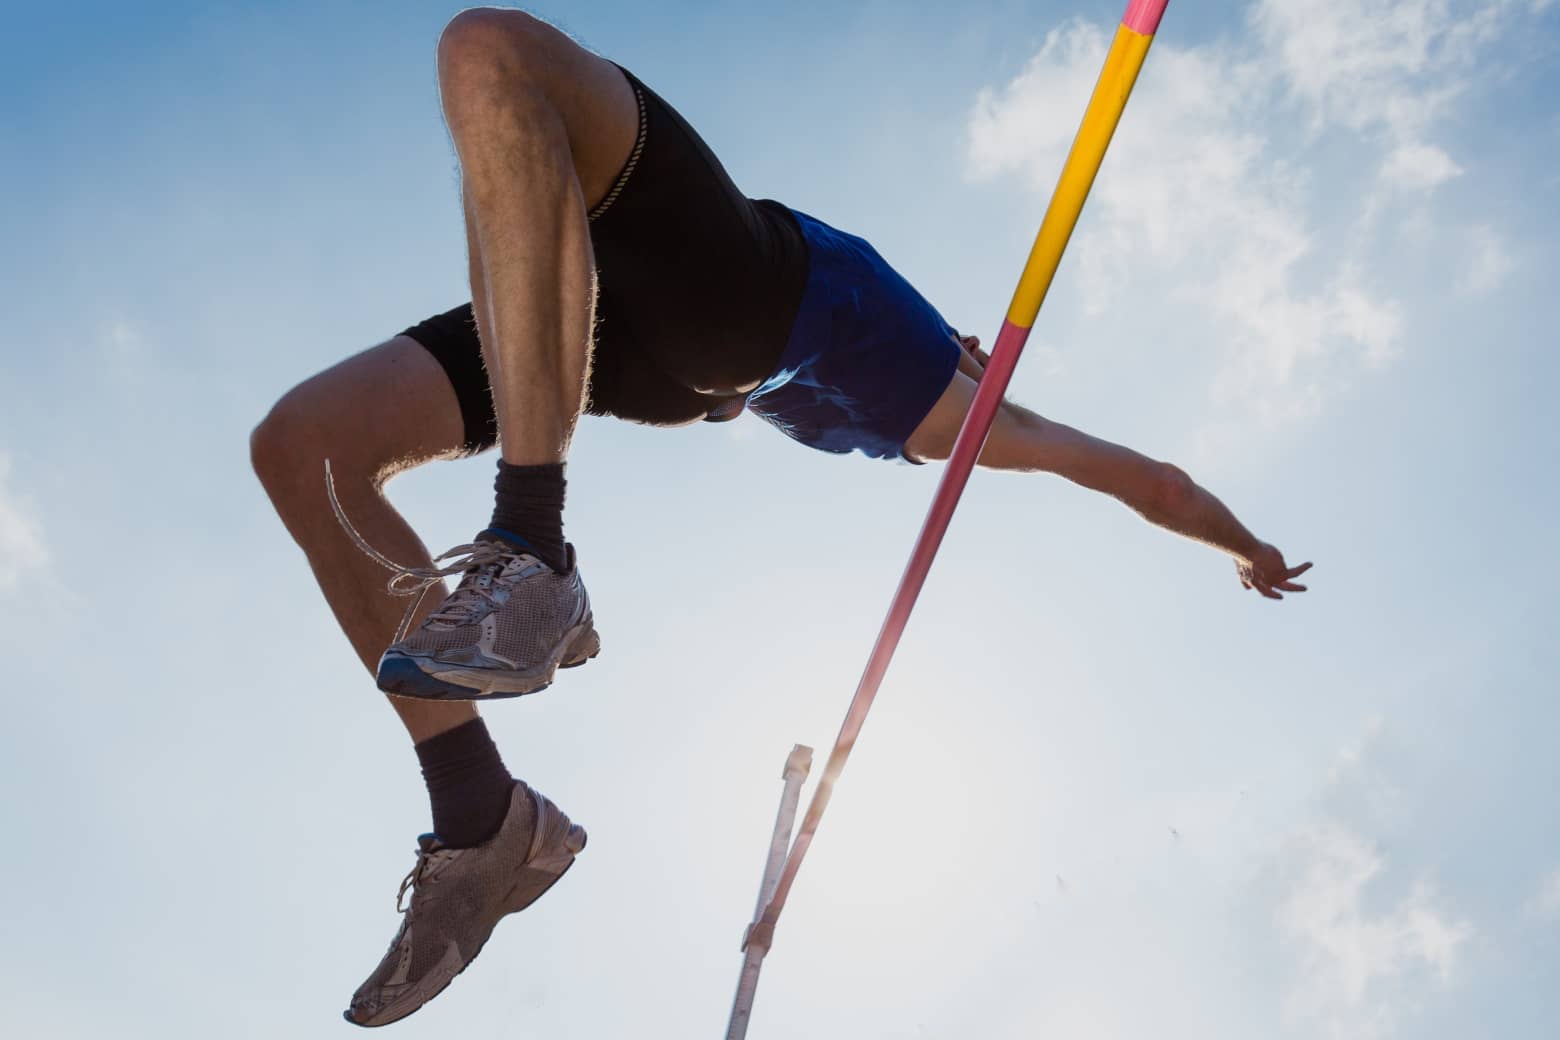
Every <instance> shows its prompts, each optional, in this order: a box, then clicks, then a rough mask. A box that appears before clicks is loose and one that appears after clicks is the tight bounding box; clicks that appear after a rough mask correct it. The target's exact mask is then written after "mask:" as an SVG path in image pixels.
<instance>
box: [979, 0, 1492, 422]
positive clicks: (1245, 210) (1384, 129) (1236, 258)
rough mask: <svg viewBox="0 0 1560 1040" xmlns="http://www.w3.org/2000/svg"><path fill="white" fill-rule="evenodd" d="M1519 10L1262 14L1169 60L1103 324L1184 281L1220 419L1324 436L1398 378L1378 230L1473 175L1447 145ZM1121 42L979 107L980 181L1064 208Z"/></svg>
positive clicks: (1475, 7)
mask: <svg viewBox="0 0 1560 1040" xmlns="http://www.w3.org/2000/svg"><path fill="white" fill-rule="evenodd" d="M1516 6H1517V5H1516V4H1515V3H1514V0H1470V2H1461V3H1454V2H1453V0H1316V2H1314V3H1307V4H1304V5H1296V4H1292V3H1289V2H1287V0H1256V2H1254V3H1253V4H1252V5H1251V7H1250V8H1249V11H1248V19H1247V22H1248V28H1249V32H1247V33H1245V34H1244V35H1243V36H1241V37H1240V38H1239V39H1238V40H1236V41H1233V42H1232V41H1220V42H1216V43H1211V44H1206V45H1200V46H1194V47H1178V46H1175V45H1173V44H1170V43H1167V42H1164V41H1161V42H1159V43H1157V44H1156V45H1155V48H1154V51H1153V53H1152V54H1151V55H1150V58H1149V61H1148V64H1147V66H1146V67H1145V70H1144V73H1143V79H1142V81H1141V84H1140V87H1139V89H1138V90H1137V91H1136V92H1135V93H1134V95H1133V99H1132V103H1131V106H1130V108H1129V110H1128V113H1127V117H1126V119H1125V121H1124V122H1123V125H1122V127H1121V129H1120V130H1119V131H1118V133H1117V138H1116V141H1115V143H1114V144H1113V146H1112V151H1111V155H1110V157H1109V159H1108V161H1107V163H1106V165H1105V168H1104V170H1103V172H1102V174H1101V177H1100V179H1099V181H1098V183H1097V184H1096V186H1095V189H1094V193H1093V195H1092V197H1091V200H1090V203H1089V205H1090V220H1091V223H1090V224H1089V233H1088V235H1087V236H1084V237H1081V238H1080V239H1079V240H1078V241H1077V242H1076V243H1075V244H1074V246H1073V251H1074V252H1075V254H1076V255H1075V256H1074V257H1073V263H1075V264H1077V265H1078V268H1079V269H1080V271H1081V273H1082V276H1083V277H1082V281H1083V286H1082V290H1083V293H1084V303H1085V306H1086V307H1087V308H1088V310H1089V311H1090V312H1091V313H1100V312H1102V311H1104V310H1105V309H1106V308H1107V307H1109V306H1111V305H1112V304H1113V303H1114V302H1116V301H1117V300H1118V299H1119V298H1120V295H1121V287H1122V286H1123V285H1125V284H1132V285H1143V284H1147V283H1148V282H1149V281H1150V278H1151V276H1154V275H1158V276H1160V277H1163V278H1168V279H1169V280H1171V281H1172V282H1173V283H1174V285H1175V288H1174V289H1173V290H1171V291H1172V292H1173V293H1174V294H1175V295H1176V296H1177V297H1180V298H1182V299H1184V300H1189V301H1191V302H1192V303H1194V304H1195V305H1197V307H1198V309H1199V310H1200V311H1201V313H1203V314H1204V315H1206V316H1207V318H1208V319H1209V320H1210V326H1211V328H1210V334H1211V337H1212V338H1214V339H1215V340H1216V341H1218V342H1220V343H1222V344H1224V356H1223V359H1222V362H1221V364H1220V366H1219V369H1218V371H1217V372H1215V373H1214V374H1213V375H1212V378H1211V380H1210V386H1211V393H1212V396H1213V398H1214V400H1215V401H1218V402H1223V403H1225V404H1229V405H1232V406H1235V407H1236V408H1237V410H1244V411H1249V412H1250V413H1253V414H1255V415H1257V416H1258V417H1260V418H1262V419H1264V420H1266V421H1269V422H1277V421H1282V420H1284V419H1288V418H1294V417H1299V416H1305V415H1310V414H1312V413H1314V412H1316V411H1317V410H1318V409H1319V408H1321V407H1322V406H1323V405H1325V403H1326V400H1327V399H1328V397H1329V396H1330V395H1332V394H1333V393H1335V392H1336V391H1337V390H1338V389H1339V388H1341V387H1345V386H1348V385H1350V384H1351V382H1352V381H1353V380H1354V378H1355V377H1356V376H1357V375H1358V374H1360V373H1362V372H1368V371H1370V370H1371V369H1374V368H1379V367H1381V366H1383V365H1386V364H1388V363H1390V362H1391V361H1392V360H1393V359H1395V358H1396V357H1397V356H1399V353H1400V351H1401V343H1402V340H1403V331H1404V330H1403V326H1404V314H1405V312H1406V311H1407V310H1408V308H1407V307H1406V306H1405V304H1404V302H1403V301H1402V300H1401V299H1399V298H1398V294H1395V293H1393V292H1391V291H1389V289H1388V287H1387V286H1386V285H1385V284H1384V283H1385V282H1386V280H1387V279H1388V278H1390V277H1391V275H1392V273H1393V272H1392V265H1391V264H1380V263H1376V262H1373V261H1374V260H1375V252H1376V251H1377V250H1379V249H1380V248H1381V246H1382V235H1383V233H1382V232H1381V230H1380V226H1379V225H1378V222H1377V221H1375V220H1374V217H1375V216H1376V215H1377V213H1378V211H1379V210H1381V209H1382V208H1383V207H1385V206H1390V205H1393V204H1402V205H1423V203H1424V200H1425V197H1426V196H1427V195H1429V194H1430V193H1432V192H1434V191H1435V189H1437V188H1438V187H1440V186H1441V185H1444V184H1445V183H1447V182H1448V181H1450V180H1452V179H1454V178H1456V177H1458V176H1460V175H1462V173H1463V169H1462V167H1461V166H1460V165H1459V163H1458V162H1457V161H1456V159H1454V158H1453V156H1452V155H1451V154H1449V153H1448V151H1447V150H1446V149H1445V148H1444V147H1442V146H1441V145H1440V144H1437V143H1435V142H1434V141H1433V140H1431V136H1432V135H1433V133H1434V131H1436V130H1437V128H1438V126H1439V124H1440V123H1441V121H1442V120H1443V119H1444V118H1445V116H1446V115H1447V114H1448V112H1449V111H1450V107H1451V105H1452V103H1453V102H1454V101H1455V100H1456V99H1457V98H1458V97H1459V96H1460V95H1462V94H1463V93H1465V92H1466V90H1467V88H1468V86H1469V84H1470V81H1471V77H1472V76H1473V74H1474V69H1475V59H1476V58H1477V57H1479V56H1480V55H1481V54H1482V53H1484V52H1485V51H1486V50H1487V49H1488V48H1489V47H1490V46H1491V44H1492V43H1494V42H1495V40H1496V36H1497V34H1498V33H1501V32H1508V31H1510V32H1515V31H1518V20H1517V19H1515V18H1514V17H1513V15H1514V14H1515V13H1516V12H1515V11H1514V10H1513V9H1514V8H1515V7H1516ZM1108 42H1109V37H1108V36H1107V34H1106V31H1105V30H1104V29H1103V28H1102V27H1099V26H1095V25H1091V24H1088V23H1084V22H1073V23H1071V24H1069V25H1066V26H1064V27H1063V28H1060V29H1057V30H1055V31H1053V32H1052V33H1050V34H1049V35H1048V36H1047V37H1046V39H1045V41H1044V43H1043V45H1042V46H1041V48H1040V50H1039V52H1038V53H1037V54H1036V55H1035V56H1034V57H1033V58H1032V59H1031V60H1030V62H1029V63H1028V64H1027V65H1026V66H1025V67H1024V69H1023V70H1022V71H1021V72H1020V73H1019V74H1018V75H1017V76H1016V77H1014V78H1013V79H1012V80H1011V81H1010V82H1008V83H1006V84H1003V85H1001V86H997V87H989V88H987V89H985V90H983V91H981V92H980V94H979V95H978V97H977V99H976V101H975V104H974V107H973V110H972V112H971V114H970V118H969V124H968V142H967V144H968V148H967V159H968V169H969V171H970V173H971V175H972V176H975V177H991V176H996V175H1001V174H1009V175H1015V176H1017V177H1019V178H1020V179H1021V180H1022V182H1023V183H1024V185H1025V186H1026V187H1027V188H1028V189H1029V190H1031V191H1033V192H1035V193H1036V194H1040V195H1049V193H1050V191H1051V189H1052V187H1053V186H1054V183H1055V179H1056V176H1057V172H1058V171H1059V170H1060V168H1061V164H1062V160H1063V159H1064V157H1065V155H1066V151H1067V148H1068V146H1069V145H1070V143H1071V139H1072V135H1073V133H1074V132H1075V131H1076V129H1077V125H1078V119H1079V116H1080V114H1081V113H1082V111H1083V109H1084V106H1085V103H1086V101H1087V98H1088V96H1089V93H1090V91H1091V90H1092V87H1093V84H1094V81H1095V78H1096V77H1097V75H1098V72H1099V69H1100V66H1101V63H1102V61H1103V59H1104V55H1105V51H1106V49H1107V46H1108ZM1297 116H1298V118H1297ZM1339 157H1342V158H1343V159H1344V160H1345V161H1344V162H1343V163H1342V164H1339V163H1338V162H1337V161H1336V160H1337V159H1338V158H1339ZM1340 169H1342V170H1343V171H1344V172H1342V173H1340V172H1339V171H1340ZM1340 178H1342V179H1340ZM1349 178H1352V179H1349ZM1478 270H1479V272H1480V274H1479V275H1478V276H1474V275H1470V278H1472V279H1473V280H1475V281H1477V280H1478V278H1480V277H1482V278H1484V279H1485V280H1488V279H1489V275H1490V273H1491V272H1494V273H1495V276H1496V277H1497V278H1498V276H1499V275H1500V274H1503V273H1504V271H1503V270H1500V269H1499V266H1498V264H1497V265H1496V266H1494V267H1490V268H1488V269H1485V268H1479V269H1478ZM1481 284H1482V283H1481Z"/></svg>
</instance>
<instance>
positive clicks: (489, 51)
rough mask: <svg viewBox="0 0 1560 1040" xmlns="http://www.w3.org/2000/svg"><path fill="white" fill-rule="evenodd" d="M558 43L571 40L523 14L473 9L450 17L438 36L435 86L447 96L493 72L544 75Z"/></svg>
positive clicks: (551, 63)
mask: <svg viewBox="0 0 1560 1040" xmlns="http://www.w3.org/2000/svg"><path fill="white" fill-rule="evenodd" d="M563 43H572V41H570V40H569V39H568V37H567V36H564V35H563V33H561V32H559V31H558V30H557V29H554V28H553V27H552V26H550V25H548V24H547V23H546V22H544V21H542V20H541V19H539V18H536V17H534V16H532V15H529V14H526V13H525V12H524V11H515V10H507V9H500V8H496V7H473V8H471V9H469V10H465V11H462V12H460V13H459V14H457V15H456V16H455V17H454V18H451V19H450V21H449V23H448V24H447V25H445V27H444V31H443V33H441V34H440V35H439V45H438V68H439V82H440V83H441V84H442V85H443V87H444V90H445V92H446V95H448V93H449V92H450V90H451V89H452V88H457V89H458V88H459V87H461V86H462V85H465V84H466V83H468V82H472V83H476V82H480V81H486V80H487V79H488V78H489V77H491V76H492V75H493V74H495V73H498V74H502V75H504V76H507V77H510V78H524V77H531V76H536V75H541V74H545V73H546V72H547V71H548V70H549V69H550V68H552V67H553V65H554V64H555V63H556V59H557V55H558V49H559V47H560V45H561V44H563ZM473 77H475V79H473Z"/></svg>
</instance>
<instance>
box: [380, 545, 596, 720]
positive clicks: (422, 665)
mask: <svg viewBox="0 0 1560 1040" xmlns="http://www.w3.org/2000/svg"><path fill="white" fill-rule="evenodd" d="M568 555H569V570H568V573H566V574H559V573H558V572H557V571H554V570H553V569H552V568H551V567H549V566H547V565H546V564H545V563H543V562H542V561H541V560H539V559H537V558H536V557H535V556H533V555H531V554H530V553H529V552H526V551H525V550H524V549H521V548H517V547H515V546H513V545H511V544H510V543H508V542H506V541H503V540H501V539H500V538H499V537H498V536H496V535H492V534H491V533H490V532H483V533H482V534H480V535H478V536H477V539H476V541H475V542H473V543H472V544H470V545H463V546H460V547H459V548H456V549H451V550H450V551H449V552H447V553H445V554H444V555H443V556H441V557H439V560H440V561H445V560H451V559H452V558H453V562H451V563H449V564H447V565H446V566H444V567H442V568H436V569H435V570H432V571H429V572H428V573H429V575H437V574H440V573H461V574H462V578H461V582H460V585H459V586H458V587H457V588H456V589H455V591H454V592H452V593H450V595H449V597H448V598H447V599H446V600H445V601H444V604H443V605H442V606H440V607H439V609H438V610H436V611H434V612H433V613H432V614H430V615H429V616H428V618H427V619H426V620H425V621H423V623H422V624H421V625H420V626H418V628H417V629H416V630H414V631H413V632H411V633H410V634H408V635H407V636H406V637H405V638H403V639H400V640H399V641H398V642H396V643H395V644H394V645H392V646H391V647H390V649H388V650H386V651H385V653H384V656H383V657H381V658H380V659H379V672H378V676H377V679H378V683H379V688H380V689H381V690H383V691H385V692H386V693H393V694H396V695H397V696H401V697H421V698H425V699H430V700H489V699H495V698H500V697H518V696H520V695H521V694H526V693H535V692H536V691H537V690H541V689H545V688H546V687H547V686H549V685H550V684H551V683H552V681H553V676H554V675H556V674H557V671H558V669H559V668H572V667H574V666H575V665H581V664H584V663H585V662H586V661H588V660H589V659H590V658H592V657H595V656H596V655H597V654H598V653H600V652H601V637H600V636H599V635H598V634H597V633H596V627H595V622H594V620H593V618H592V616H591V612H590V596H589V595H588V594H587V593H586V591H585V585H584V583H583V582H582V581H581V580H580V571H579V567H577V566H576V565H575V562H574V547H573V546H572V545H571V546H569V547H568ZM406 573H407V574H408V575H410V576H411V577H412V578H414V579H415V580H416V582H417V583H418V584H423V583H424V580H425V578H426V576H424V575H422V574H421V572H410V571H408V572H406ZM434 580H436V579H434ZM392 588H395V585H394V583H392Z"/></svg>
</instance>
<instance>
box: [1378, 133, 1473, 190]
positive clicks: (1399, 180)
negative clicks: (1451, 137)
mask: <svg viewBox="0 0 1560 1040" xmlns="http://www.w3.org/2000/svg"><path fill="white" fill-rule="evenodd" d="M1462 172H1463V169H1462V167H1461V166H1458V165H1457V163H1456V162H1454V161H1453V160H1452V157H1451V156H1450V155H1447V154H1446V153H1445V152H1443V151H1441V149H1439V148H1437V147H1435V146H1434V145H1430V144H1420V143H1409V144H1403V145H1399V146H1398V147H1397V148H1394V149H1393V150H1392V152H1391V154H1389V155H1388V156H1387V159H1386V162H1384V163H1382V166H1381V179H1382V180H1384V181H1386V182H1388V183H1389V184H1392V185H1395V186H1397V187H1400V188H1408V189H1410V190H1417V191H1431V190H1433V189H1435V188H1438V187H1440V186H1441V185H1442V184H1445V183H1446V182H1447V181H1449V180H1452V179H1453V178H1454V177H1461V176H1462Z"/></svg>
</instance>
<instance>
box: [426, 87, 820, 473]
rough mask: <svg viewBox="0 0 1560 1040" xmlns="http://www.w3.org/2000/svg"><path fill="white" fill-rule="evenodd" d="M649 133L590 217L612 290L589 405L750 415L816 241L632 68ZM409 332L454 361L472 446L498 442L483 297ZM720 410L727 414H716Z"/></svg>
mask: <svg viewBox="0 0 1560 1040" xmlns="http://www.w3.org/2000/svg"><path fill="white" fill-rule="evenodd" d="M623 75H624V76H626V77H628V81H629V83H630V84H631V85H632V86H633V88H634V93H635V94H636V95H637V97H638V99H639V136H638V140H637V141H636V142H635V144H634V150H633V152H632V153H631V154H630V156H629V159H628V162H627V163H626V164H625V165H624V167H623V171H622V173H620V174H619V175H618V178H617V180H616V182H615V183H614V184H613V187H612V190H611V191H609V192H608V193H607V196H606V197H605V198H604V199H603V200H602V201H601V203H600V204H599V205H597V206H596V208H595V209H594V210H592V211H591V213H590V238H591V244H592V245H593V246H594V248H595V253H596V276H597V282H598V285H599V291H598V296H597V300H596V344H595V356H594V360H593V364H592V368H591V377H590V387H589V391H588V398H587V405H586V410H587V411H588V412H590V413H591V414H592V415H612V416H617V417H618V418H621V419H629V420H632V421H634V422H642V423H651V424H655V425H682V424H684V423H688V422H694V421H697V420H700V419H706V418H718V417H722V415H725V416H727V417H729V416H731V415H735V414H737V410H735V409H732V408H730V407H728V408H726V409H724V410H723V409H722V408H721V406H722V405H723V404H725V405H728V406H729V405H730V404H731V403H732V402H733V400H734V399H740V398H741V396H742V394H743V393H745V392H746V391H748V390H751V389H752V388H753V387H754V386H756V385H757V384H758V383H760V382H762V381H763V380H764V379H766V378H768V376H769V375H770V374H771V373H772V372H773V371H774V368H775V365H776V364H777V363H778V362H779V359H780V355H781V353H782V351H783V350H784V349H785V344H786V337H787V336H788V334H789V333H790V329H791V323H792V322H793V320H794V319H795V316H796V309H797V305H798V303H799V302H800V299H801V295H802V290H803V289H804V288H805V285H806V281H807V246H806V243H805V242H804V241H803V239H802V236H801V232H800V230H799V229H798V227H797V225H796V222H795V218H793V217H792V216H791V214H790V212H789V211H788V210H787V209H786V208H785V207H784V206H782V205H780V204H779V203H777V202H772V201H770V200H768V199H757V200H755V199H749V198H748V197H747V196H745V195H743V194H742V193H741V192H740V191H738V190H737V186H736V185H735V184H733V183H732V181H731V178H730V177H729V176H727V174H726V171H725V169H724V168H722V166H721V164H720V161H719V160H717V159H716V158H715V156H714V154H713V153H712V152H711V151H710V150H709V148H708V146H706V145H705V143H704V142H703V141H702V140H701V139H700V138H699V135H698V134H697V133H695V132H694V130H693V128H692V127H691V126H689V125H688V124H687V122H686V121H685V120H684V119H683V118H682V116H680V115H678V114H677V112H676V111H675V110H673V109H672V107H671V106H670V105H668V104H667V103H666V102H665V101H663V100H662V99H661V98H660V97H658V96H657V95H656V94H655V92H653V91H652V90H650V89H649V88H648V87H646V86H645V85H644V84H643V83H641V82H639V80H638V79H637V78H636V77H635V76H634V75H633V74H632V73H630V72H629V71H628V70H627V69H624V70H623ZM405 335H407V336H410V337H411V338H412V339H415V340H416V341H417V342H418V343H421V344H422V345H423V346H424V347H425V348H427V350H428V351H429V352H430V353H431V354H433V356H434V357H435V358H437V359H438V360H439V363H440V364H442V365H443V366H444V370H445V372H447V373H448V374H449V377H450V382H451V384H452V385H453V386H454V387H455V394H456V396H457V397H458V398H459V400H460V407H461V414H462V416H463V418H464V420H465V428H466V448H467V450H468V451H470V452H473V453H475V452H478V451H481V450H483V449H485V448H489V447H492V446H493V445H494V444H495V443H497V440H498V424H497V420H496V419H495V418H494V414H493V400H492V393H491V391H490V390H489V387H488V381H487V375H486V373H485V371H484V369H483V364H482V349H481V345H480V343H479V342H478V339H477V332H476V326H475V324H474V322H473V321H472V315H471V304H469V303H467V304H465V305H464V306H461V307H457V308H455V309H454V310H452V311H448V312H446V313H444V314H440V315H437V316H435V317H432V318H429V319H428V320H427V321H424V322H422V323H420V324H418V325H414V326H412V327H411V328H409V329H407V330H406V332H405ZM712 413H714V415H712Z"/></svg>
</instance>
